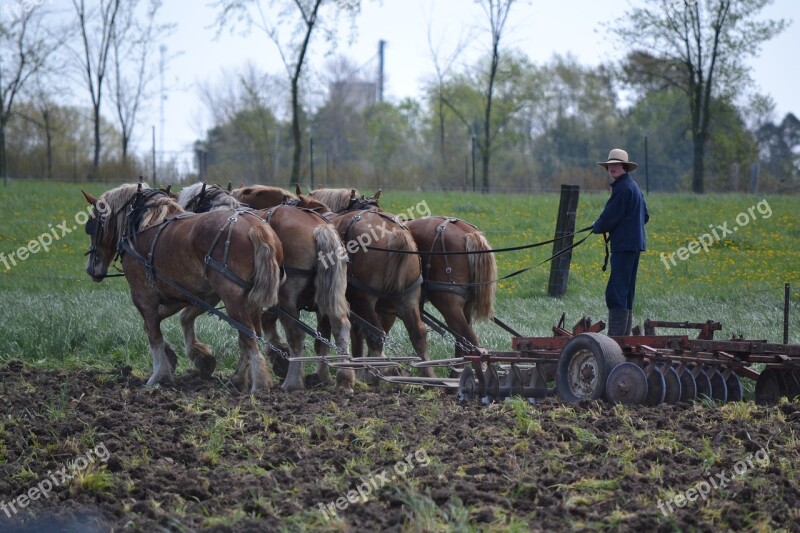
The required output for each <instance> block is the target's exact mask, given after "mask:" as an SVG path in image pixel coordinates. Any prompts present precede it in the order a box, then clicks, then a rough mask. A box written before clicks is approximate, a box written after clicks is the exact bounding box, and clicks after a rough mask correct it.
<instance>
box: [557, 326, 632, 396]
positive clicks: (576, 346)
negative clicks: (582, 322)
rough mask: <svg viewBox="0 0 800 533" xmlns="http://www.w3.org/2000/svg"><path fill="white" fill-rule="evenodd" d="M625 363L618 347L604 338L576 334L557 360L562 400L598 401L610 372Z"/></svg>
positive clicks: (591, 334)
mask: <svg viewBox="0 0 800 533" xmlns="http://www.w3.org/2000/svg"><path fill="white" fill-rule="evenodd" d="M624 362H625V357H624V356H623V355H622V349H621V348H620V347H619V344H617V343H616V342H615V341H613V340H612V339H610V338H608V337H606V336H605V335H601V334H599V333H581V334H580V335H576V336H575V337H573V338H571V339H570V340H569V342H567V344H566V345H565V346H564V349H563V350H561V355H559V357H558V371H557V373H556V388H557V389H558V396H559V398H561V399H562V400H563V401H565V402H568V403H576V402H579V401H581V400H599V399H600V398H602V397H603V390H604V389H605V385H606V381H607V380H608V375H609V373H610V372H611V370H612V369H613V368H614V367H616V366H617V365H619V364H622V363H624Z"/></svg>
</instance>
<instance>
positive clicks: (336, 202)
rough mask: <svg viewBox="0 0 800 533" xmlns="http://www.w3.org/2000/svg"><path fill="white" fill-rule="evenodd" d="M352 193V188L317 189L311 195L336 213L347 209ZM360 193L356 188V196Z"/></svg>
mask: <svg viewBox="0 0 800 533" xmlns="http://www.w3.org/2000/svg"><path fill="white" fill-rule="evenodd" d="M350 194H351V189H316V190H314V191H311V193H310V194H309V196H310V197H312V198H315V199H317V200H319V201H320V202H322V203H323V204H325V205H327V206H328V208H329V209H330V210H331V211H333V212H334V213H335V212H337V211H342V210H344V209H347V207H348V206H349V205H350ZM359 195H360V193H359V192H358V190H356V196H359Z"/></svg>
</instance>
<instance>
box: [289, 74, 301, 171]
mask: <svg viewBox="0 0 800 533" xmlns="http://www.w3.org/2000/svg"><path fill="white" fill-rule="evenodd" d="M298 71H299V69H298ZM298 77H299V73H298V75H297V76H295V77H294V78H292V139H294V155H293V156H292V179H291V181H290V184H292V183H300V163H301V158H302V156H303V139H302V137H301V135H300V111H299V109H298V108H299V107H300V104H299V101H298V100H299V98H298V95H297V91H298V87H297V85H298V79H297V78H298Z"/></svg>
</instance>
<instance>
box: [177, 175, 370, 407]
mask: <svg viewBox="0 0 800 533" xmlns="http://www.w3.org/2000/svg"><path fill="white" fill-rule="evenodd" d="M271 189H276V190H277V191H278V192H276V194H280V197H281V198H283V197H284V196H285V195H284V194H283V192H286V193H288V191H283V190H282V189H277V188H271ZM288 194H290V193H288ZM178 203H179V204H181V206H183V207H184V208H185V209H187V210H188V211H195V212H200V213H202V212H208V211H217V210H230V209H233V210H237V209H242V208H243V207H244V204H243V203H242V202H240V201H239V200H237V199H236V198H235V197H234V195H232V194H231V193H229V192H228V191H226V190H224V189H222V188H221V187H219V186H216V185H210V186H207V185H206V184H204V183H195V184H193V185H191V186H189V187H186V188H184V189H183V190H181V192H180V195H179V196H178ZM279 203H280V202H279ZM254 213H255V214H256V215H257V216H258V217H260V218H262V219H264V220H265V221H266V222H267V223H268V224H269V225H270V227H272V229H273V230H274V231H275V233H276V234H277V235H278V238H279V239H280V241H281V243H282V245H283V257H284V262H283V267H284V270H285V272H286V281H285V282H284V283H283V284H282V285H281V287H280V290H279V291H278V298H279V307H280V309H281V311H282V312H284V313H286V315H288V316H285V315H284V316H282V317H281V318H280V320H281V324H282V325H283V328H284V331H286V337H287V341H288V350H289V354H290V356H291V357H302V355H303V341H304V340H305V332H304V331H303V330H302V329H301V328H300V327H299V326H300V324H299V322H298V321H299V318H300V311H301V310H303V309H307V310H313V311H315V312H316V314H317V322H318V323H322V322H324V323H325V325H326V326H325V328H321V330H322V329H325V332H324V334H325V335H326V336H327V337H329V336H330V333H331V330H332V332H333V337H334V339H335V345H336V349H337V352H339V353H341V354H347V353H349V350H348V339H349V337H350V320H349V318H348V315H349V313H350V307H349V305H348V303H347V298H346V297H345V291H346V290H347V265H346V264H343V263H341V262H338V261H337V262H334V263H332V264H330V265H323V264H322V263H321V262H320V258H324V257H326V256H332V255H336V253H337V250H338V249H339V248H341V246H342V243H341V240H340V239H339V234H338V233H337V232H336V230H335V229H334V228H333V226H331V225H330V224H328V222H327V221H325V220H324V219H323V218H322V217H321V216H320V215H318V214H316V213H314V212H312V211H309V210H307V209H302V208H298V207H293V206H290V205H278V206H276V207H273V208H272V209H264V210H260V211H254ZM323 267H324V268H323ZM277 321H278V315H277V314H276V313H274V312H266V313H264V314H263V315H262V318H261V324H262V326H263V328H264V332H265V334H266V337H267V340H268V341H269V342H270V343H271V344H273V345H283V344H284V343H283V339H281V338H280V335H279V334H278V329H277ZM327 337H326V338H327ZM314 347H315V351H316V354H317V356H319V357H327V356H328V353H329V346H328V344H326V343H324V342H321V341H320V340H318V339H315V343H314ZM270 356H271V357H272V358H273V366H274V367H277V366H278V365H277V364H276V363H277V362H278V361H279V360H278V359H276V358H277V357H280V355H279V354H274V353H272V351H270ZM302 371H303V364H302V363H301V362H299V361H293V362H290V363H289V367H288V370H287V373H286V379H285V380H284V382H283V385H282V387H283V388H284V389H285V390H302V389H304V388H305V385H304V383H303V374H302ZM317 377H318V378H319V381H320V382H322V383H325V384H327V383H330V382H331V381H332V380H331V376H330V370H329V368H328V365H326V364H325V363H324V362H322V361H320V362H318V363H317ZM336 381H337V387H339V388H342V389H344V390H345V391H348V392H352V390H353V385H354V383H355V374H354V372H353V371H352V370H348V369H340V370H339V371H338V372H337V374H336Z"/></svg>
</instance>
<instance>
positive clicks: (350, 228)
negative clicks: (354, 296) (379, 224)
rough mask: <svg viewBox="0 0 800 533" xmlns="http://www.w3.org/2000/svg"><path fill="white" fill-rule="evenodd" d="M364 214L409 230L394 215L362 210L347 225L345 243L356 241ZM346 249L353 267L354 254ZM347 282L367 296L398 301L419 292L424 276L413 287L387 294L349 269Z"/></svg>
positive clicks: (419, 277)
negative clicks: (360, 278) (356, 228)
mask: <svg viewBox="0 0 800 533" xmlns="http://www.w3.org/2000/svg"><path fill="white" fill-rule="evenodd" d="M364 213H375V214H376V215H378V216H380V217H381V218H383V219H386V220H388V221H390V222H393V223H394V224H397V225H399V226H400V227H401V228H403V229H408V228H407V227H406V225H405V224H403V223H401V222H400V221H399V220H397V218H396V217H394V216H392V215H390V214H388V213H384V212H383V211H376V210H375V209H362V210H360V211H358V212H356V213H355V214H354V215H353V217H352V218H351V219H350V222H349V223H348V224H347V227H346V228H345V230H344V241H345V243H349V242H352V241H354V240H355V239H354V235H353V232H354V231H355V229H354V228H355V226H356V224H357V223H358V221H360V220H361V219H362V218H363V215H364ZM346 249H347V259H348V261H349V262H350V264H351V265H353V264H355V263H354V260H353V259H354V252H351V251H350V249H349V246H346ZM347 282H348V283H349V284H352V285H353V287H355V288H357V289H358V290H361V291H364V292H366V293H367V294H369V295H371V296H375V297H376V298H389V299H395V298H397V299H402V298H405V297H406V296H408V295H409V294H411V293H412V292H414V291H415V290H417V288H419V287H420V286H421V285H422V283H423V279H422V274H420V275H419V276H418V277H417V279H416V280H414V282H413V283H411V285H409V286H408V287H406V288H405V289H403V290H401V291H399V292H394V293H385V292H381V291H379V290H377V289H375V288H373V287H370V286H369V285H367V284H366V283H364V282H362V281H361V280H359V279H357V278H356V277H355V275H354V274H353V273H352V270H351V269H348V271H347Z"/></svg>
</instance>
